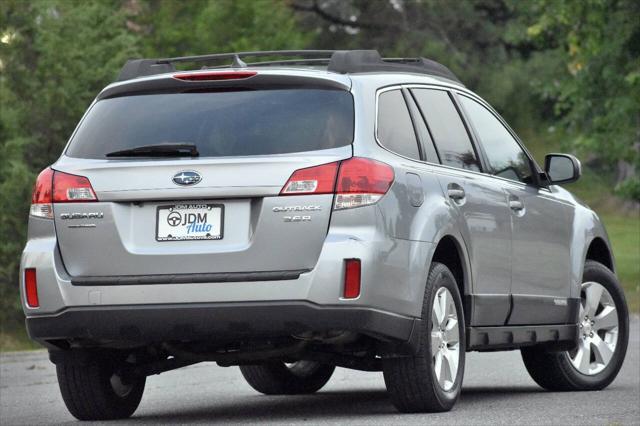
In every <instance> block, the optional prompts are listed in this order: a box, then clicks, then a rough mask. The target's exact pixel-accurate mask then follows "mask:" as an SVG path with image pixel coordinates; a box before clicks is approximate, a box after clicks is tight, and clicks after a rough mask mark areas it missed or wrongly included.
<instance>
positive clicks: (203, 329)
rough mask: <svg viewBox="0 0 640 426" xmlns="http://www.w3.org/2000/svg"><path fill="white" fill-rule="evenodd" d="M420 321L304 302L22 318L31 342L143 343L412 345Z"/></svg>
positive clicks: (97, 310)
mask: <svg viewBox="0 0 640 426" xmlns="http://www.w3.org/2000/svg"><path fill="white" fill-rule="evenodd" d="M419 322H420V319H417V318H412V317H405V316H401V315H397V314H393V313H389V312H384V311H380V310H377V309H371V308H359V307H340V306H328V307H327V306H320V305H316V304H314V303H309V302H295V301H292V302H260V303H203V304H189V305H185V304H172V305H128V306H127V305H120V306H91V307H73V308H67V309H65V310H63V311H61V312H59V313H57V314H55V315H41V316H36V317H28V318H27V319H26V325H27V330H28V332H29V335H30V336H31V338H32V339H34V340H36V341H39V342H40V343H42V344H45V345H49V344H52V343H54V342H55V341H56V340H68V339H81V340H84V341H87V342H91V341H95V342H96V343H98V342H103V341H117V342H121V343H124V342H128V343H131V344H149V343H154V342H163V341H174V340H201V339H207V340H218V341H224V340H234V341H238V340H240V339H243V338H246V339H253V338H261V337H277V336H290V335H292V334H299V333H303V332H305V331H315V332H321V331H330V330H348V331H354V332H358V333H362V334H366V335H370V336H372V337H375V338H377V339H379V340H382V341H390V342H394V343H400V344H406V345H408V347H412V346H413V344H412V343H411V342H413V341H414V340H415V339H416V336H415V335H414V334H415V333H414V329H415V330H417V329H418V328H417V327H418V325H419Z"/></svg>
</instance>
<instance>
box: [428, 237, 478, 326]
mask: <svg viewBox="0 0 640 426" xmlns="http://www.w3.org/2000/svg"><path fill="white" fill-rule="evenodd" d="M433 262H439V263H442V264H444V265H446V266H447V268H449V270H450V271H451V273H452V274H453V276H454V277H455V279H456V284H457V285H458V290H459V291H460V296H461V297H462V300H463V301H464V302H465V303H463V305H464V316H465V321H467V322H468V321H469V319H470V318H471V306H470V304H468V303H467V300H468V298H467V297H466V296H468V295H470V294H471V288H472V286H471V267H470V264H469V258H468V256H467V253H466V250H465V247H464V244H463V243H461V242H460V241H459V240H458V239H457V238H456V237H455V236H453V235H451V234H446V235H444V236H442V237H441V238H440V239H439V240H438V242H437V244H435V249H434V251H433V255H432V256H431V261H430V262H429V265H431V264H432V263H433ZM428 269H430V268H428Z"/></svg>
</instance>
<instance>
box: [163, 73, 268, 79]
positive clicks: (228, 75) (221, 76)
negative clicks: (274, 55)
mask: <svg viewBox="0 0 640 426" xmlns="http://www.w3.org/2000/svg"><path fill="white" fill-rule="evenodd" d="M256 74H258V73H257V72H256V71H212V72H193V73H182V74H176V75H174V76H173V78H175V79H178V80H184V81H220V80H243V79H245V78H249V77H253V76H254V75H256Z"/></svg>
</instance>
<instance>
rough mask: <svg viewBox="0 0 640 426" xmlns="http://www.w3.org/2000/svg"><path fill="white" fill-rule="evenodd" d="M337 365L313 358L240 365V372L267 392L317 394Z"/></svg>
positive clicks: (262, 390)
mask: <svg viewBox="0 0 640 426" xmlns="http://www.w3.org/2000/svg"><path fill="white" fill-rule="evenodd" d="M334 370H335V366H333V365H327V364H320V363H318V362H314V361H297V362H293V363H286V364H285V363H284V362H282V361H275V362H268V363H264V364H258V365H241V366H240V372H241V373H242V375H243V376H244V378H245V380H246V381H247V383H249V385H250V386H251V387H252V388H254V389H255V390H257V391H258V392H260V393H263V394H265V395H296V394H308V393H314V392H316V391H318V390H320V389H321V388H322V387H323V386H324V385H325V384H327V382H328V381H329V379H330V378H331V375H333V371H334Z"/></svg>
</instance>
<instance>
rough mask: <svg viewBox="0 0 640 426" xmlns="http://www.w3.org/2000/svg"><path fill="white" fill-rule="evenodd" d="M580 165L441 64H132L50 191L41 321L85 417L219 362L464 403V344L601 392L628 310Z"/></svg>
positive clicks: (425, 403)
mask: <svg viewBox="0 0 640 426" xmlns="http://www.w3.org/2000/svg"><path fill="white" fill-rule="evenodd" d="M274 57H285V58H287V59H284V60H274V59H273V58H274ZM250 58H251V59H252V62H249V59H250ZM212 63H215V64H217V65H211V64H212ZM221 63H222V64H221ZM194 64H197V65H196V66H194ZM203 64H204V65H206V66H205V67H202V65H203ZM176 65H180V68H181V69H182V70H177V69H176ZM189 66H191V69H197V70H195V71H189V70H185V68H187V69H189ZM580 172H581V171H580V163H579V162H578V160H577V159H576V158H574V157H573V156H571V155H566V154H549V155H547V157H546V159H545V164H544V168H540V167H539V166H538V165H537V164H536V162H535V161H534V159H533V158H532V157H531V155H530V154H529V153H528V152H527V150H526V148H525V147H524V146H523V145H522V143H521V141H520V140H519V139H518V137H517V136H516V134H515V133H514V132H513V130H511V129H510V128H509V126H508V125H507V124H506V123H505V122H504V120H503V119H502V118H501V117H500V116H499V115H498V114H497V113H496V112H495V111H494V110H493V109H492V108H491V106H490V105H488V104H487V103H486V102H485V101H483V100H482V99H481V98H480V97H478V96H477V95H476V94H474V93H473V92H471V91H469V90H467V89H466V88H465V87H464V85H463V84H462V83H460V81H458V79H457V78H456V77H455V75H453V74H452V73H451V71H449V70H448V69H447V68H445V67H444V66H442V65H440V64H438V63H436V62H433V61H430V60H427V59H423V58H396V59H383V58H381V57H380V55H379V54H378V52H376V51H284V52H244V53H233V54H217V55H206V56H198V57H182V58H166V59H139V60H131V61H128V62H127V63H126V64H125V66H124V68H123V69H122V71H121V73H120V75H119V77H118V79H117V81H116V82H114V83H112V84H110V85H109V86H107V87H106V88H105V89H104V90H102V92H100V93H99V94H98V96H97V97H96V99H95V101H94V102H93V103H92V105H91V106H90V107H89V109H88V110H87V112H86V114H85V115H84V117H83V118H82V120H81V121H80V123H79V124H78V126H77V128H76V130H75V131H74V133H73V134H72V135H71V138H70V140H69V142H68V144H67V146H66V148H65V149H64V151H63V153H62V155H61V156H60V158H59V159H58V160H57V161H56V162H55V163H54V164H53V165H51V167H49V168H47V169H45V170H43V171H42V173H41V174H40V175H39V177H38V179H37V182H36V185H35V188H34V192H33V199H32V205H31V212H30V217H29V238H28V242H27V244H26V247H25V249H24V253H23V255H22V263H21V268H22V271H21V272H22V273H21V283H20V288H21V294H22V302H23V307H24V312H25V314H26V325H27V328H28V331H29V334H30V336H31V337H32V338H33V339H34V340H36V341H37V342H39V343H41V344H42V345H44V346H45V347H47V348H48V349H49V353H50V358H51V361H52V362H53V363H55V365H56V369H57V375H58V381H59V384H60V390H61V393H62V397H63V399H64V401H65V403H66V405H67V408H68V409H69V411H70V412H71V414H72V415H74V416H75V417H77V418H78V419H84V420H104V419H114V418H125V417H128V416H130V415H131V414H132V413H133V412H134V411H135V410H136V408H137V407H138V404H139V403H140V399H141V397H142V393H143V390H144V386H145V378H146V377H147V376H149V375H152V374H159V373H162V372H164V371H168V370H172V369H176V368H179V367H183V366H186V365H190V364H194V363H198V362H203V361H214V362H217V363H218V364H219V365H222V366H232V365H237V366H239V367H240V370H241V372H242V375H243V376H244V377H245V379H246V380H247V381H248V383H249V384H250V385H251V386H252V387H253V388H255V389H256V390H257V391H259V392H262V393H264V394H302V393H311V392H315V391H318V390H319V389H320V388H322V386H323V385H325V384H326V383H327V381H328V380H329V379H330V377H331V375H332V373H333V371H334V369H335V368H336V367H344V368H351V369H356V370H362V371H371V372H373V371H375V372H378V371H382V372H383V373H384V380H385V383H386V385H387V389H388V392H389V396H390V399H391V401H392V402H393V404H394V405H395V406H396V407H397V408H398V409H399V410H400V411H403V412H434V411H446V410H450V409H451V408H452V407H453V405H454V403H455V402H456V400H457V399H458V397H459V395H460V389H461V386H462V378H463V373H464V366H465V353H466V352H467V351H494V350H511V349H520V350H521V352H522V358H523V360H524V363H525V365H526V368H527V370H528V371H529V373H530V374H531V376H532V378H533V379H534V380H535V381H536V382H537V383H538V384H540V385H541V386H542V387H544V388H546V389H550V390H563V391H568V390H573V391H577V390H596V389H602V388H604V387H606V386H607V385H608V384H609V383H611V381H612V380H613V379H614V378H615V377H616V375H617V373H618V371H619V370H620V367H621V365H622V362H623V360H624V356H625V352H626V349H627V341H628V333H629V327H628V311H627V305H626V302H625V298H624V294H623V292H622V289H621V287H620V284H619V282H618V280H617V278H616V275H615V264H614V259H613V256H612V252H611V247H610V244H609V241H608V238H607V235H606V232H605V229H604V227H603V225H602V223H601V222H600V220H599V219H598V216H597V215H596V214H595V213H594V212H593V211H592V210H590V209H589V208H588V207H587V206H585V205H584V204H583V203H582V202H580V201H579V200H578V199H576V198H575V197H574V196H573V195H572V194H571V193H570V192H568V191H566V190H565V189H563V188H562V187H560V186H558V184H564V183H570V182H573V181H575V180H576V179H578V177H579V176H580Z"/></svg>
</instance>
